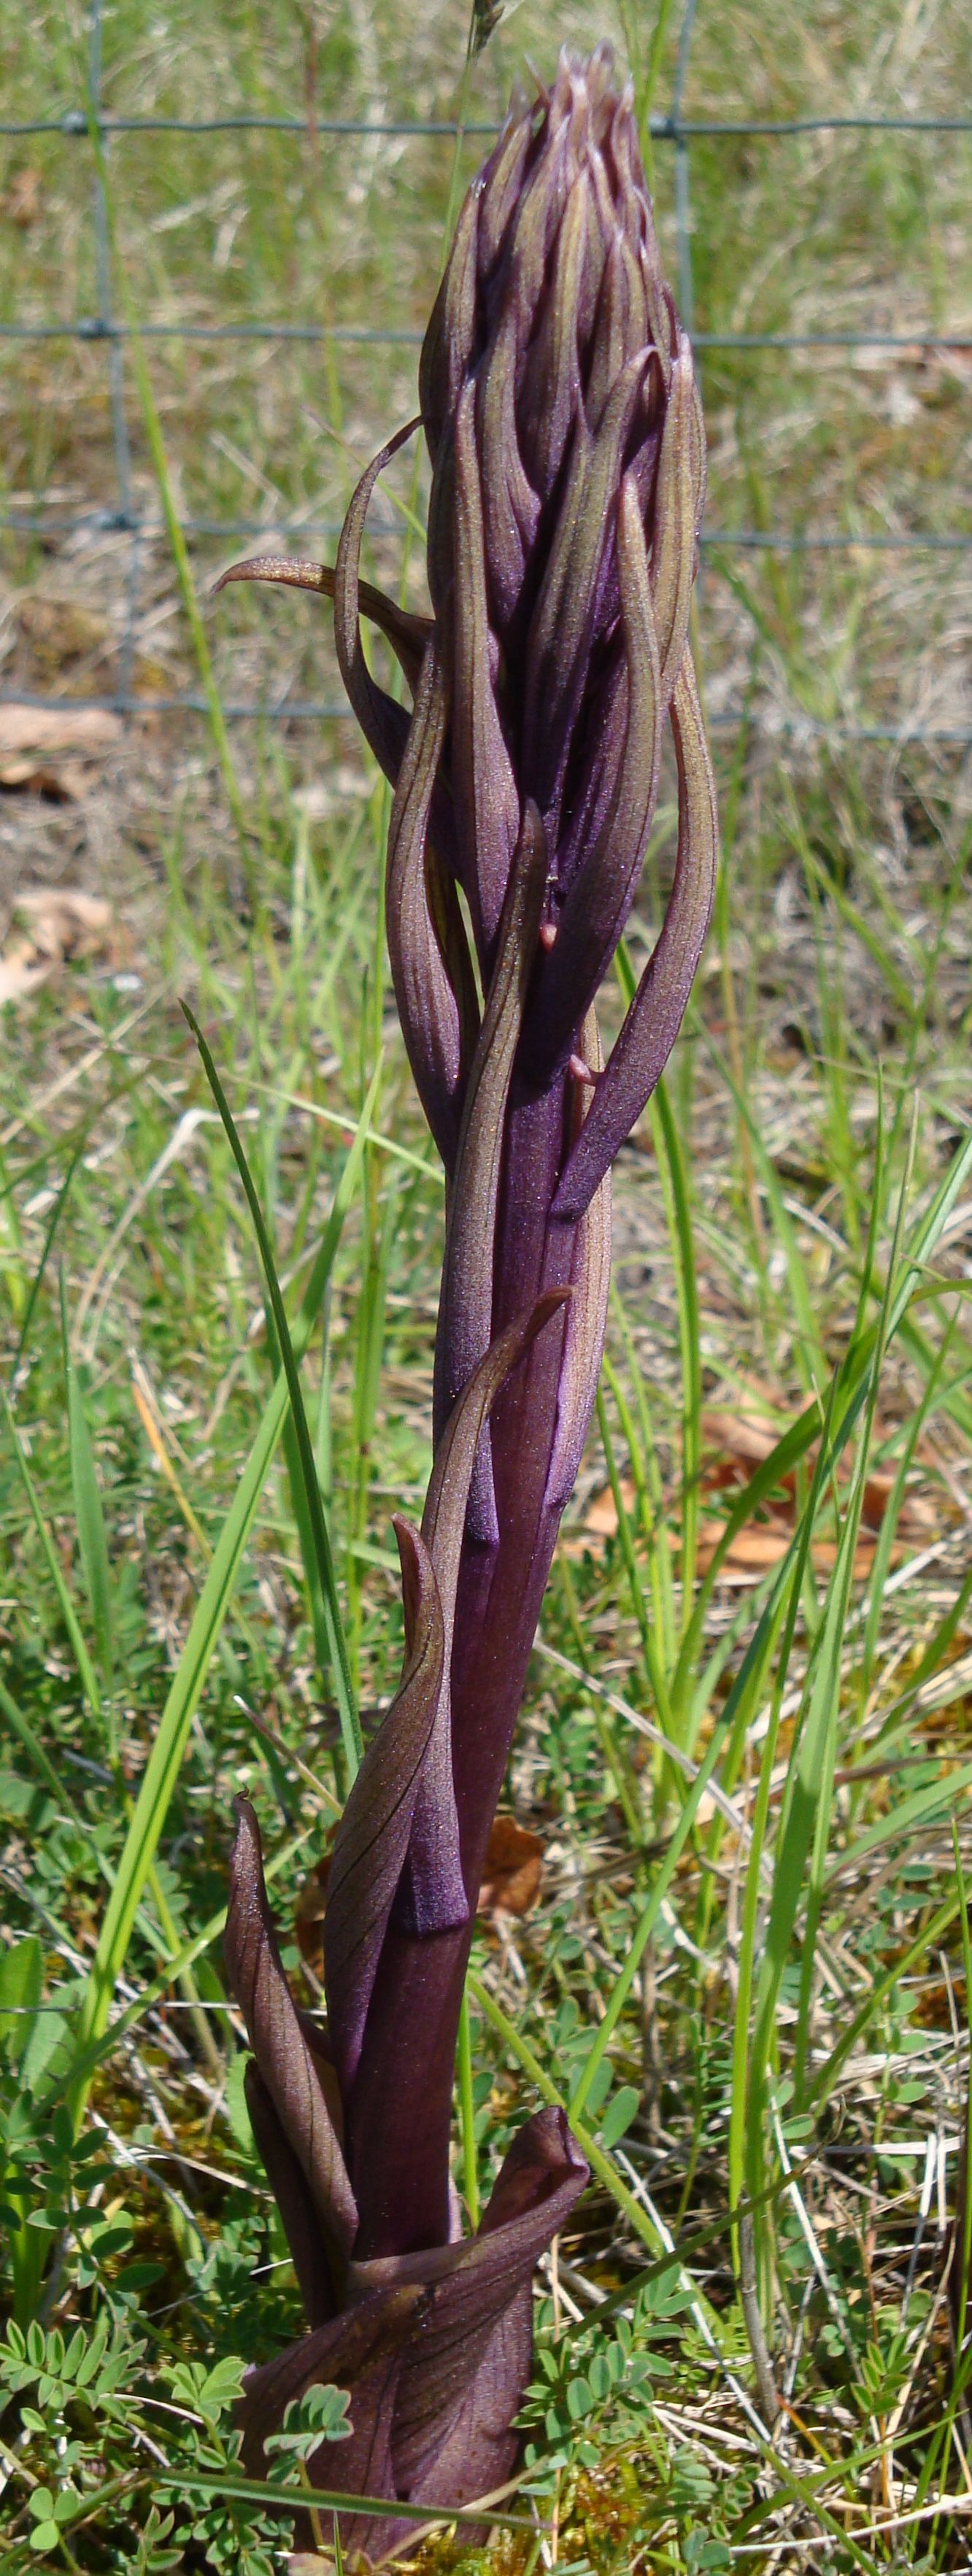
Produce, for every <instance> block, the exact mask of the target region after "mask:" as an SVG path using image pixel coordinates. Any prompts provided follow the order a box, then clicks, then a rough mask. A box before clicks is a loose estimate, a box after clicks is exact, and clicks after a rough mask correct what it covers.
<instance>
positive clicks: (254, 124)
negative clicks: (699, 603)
mask: <svg viewBox="0 0 972 2576" xmlns="http://www.w3.org/2000/svg"><path fill="white" fill-rule="evenodd" d="M695 19H696V0H684V5H683V9H682V16H681V21H680V25H679V33H678V40H677V47H676V60H675V69H674V75H673V83H672V92H671V102H670V107H669V110H668V113H667V114H660V115H652V117H651V118H650V120H649V125H650V132H651V135H652V139H653V140H654V141H657V142H661V143H667V144H669V145H670V146H671V147H672V151H673V161H674V171H673V179H674V189H673V194H674V218H675V265H676V276H677V284H678V300H679V307H680V312H681V317H682V320H683V322H684V324H685V327H686V330H687V331H688V332H689V333H690V335H691V337H692V339H693V345H694V347H695V349H696V350H697V351H699V352H702V353H704V352H705V351H708V350H735V351H739V352H742V353H745V352H747V351H753V352H756V351H760V350H774V349H776V350H780V351H786V350H791V351H794V352H796V351H810V350H813V349H820V350H826V349H832V350H837V349H846V350H847V351H848V352H853V351H854V350H859V349H862V348H868V347H870V348H874V349H875V350H884V351H893V350H894V349H896V348H900V349H904V350H909V351H913V350H914V348H915V345H916V341H917V343H918V344H919V345H920V347H921V348H922V349H933V350H935V351H937V352H944V351H949V350H951V351H960V352H966V353H969V352H972V333H969V332H967V331H965V332H963V331H946V332H941V331H937V330H930V331H928V332H924V331H923V332H920V333H912V334H901V333H894V332H886V331H884V332H882V331H867V330H856V331H803V332H801V331H748V332H744V331H717V330H712V331H706V330H702V331H696V330H695V328H694V322H695V292H694V277H693V259H692V221H693V216H692V197H691V165H690V151H691V145H692V142H693V140H694V139H695V138H703V137H705V138H718V137H725V138H730V137H745V136H757V135H763V136H774V137H780V138H785V137H790V136H798V135H812V134H823V133H841V132H846V133H850V132H861V133H868V132H870V133H879V134H882V133H902V134H905V133H914V134H943V135H944V134H956V135H958V134H967V133H972V116H964V115H955V116H934V117H925V116H917V115H915V116H909V115H901V116H884V115H880V114H873V113H862V114H859V115H846V116H823V117H816V116H807V117H780V118H772V117H765V118H757V117H754V118H731V117H727V118H714V117H696V118H691V117H686V116H685V115H684V114H683V107H684V99H685V90H686V83H687V79H688V70H689V57H690V51H691V44H692V36H693V32H694V27H695ZM88 28H89V43H88V102H87V107H86V108H77V107H72V108H69V109H67V110H66V111H65V112H64V113H63V114H62V115H60V116H53V117H50V116H49V117H40V118H34V119H27V120H21V121H3V120H0V136H7V137H27V136H29V135H41V134H50V135H61V136H63V137H64V139H65V141H66V142H69V141H73V142H76V143H78V144H79V145H83V143H84V142H85V141H86V140H87V139H88V137H89V118H90V120H91V122H92V123H93V124H94V126H95V128H96V131H97V133H98V136H99V138H100V142H101V146H102V150H103V152H104V153H105V154H107V153H108V152H109V150H110V146H111V139H112V137H113V136H114V135H118V134H138V135H142V134H145V135H151V134H156V133H158V134H162V133H169V134H172V133H175V134H185V135H187V136H202V135H214V136H215V135H217V134H228V133H241V134H243V133H246V134H259V133H278V134H283V135H288V134H290V135H294V136H295V137H303V136H306V133H307V124H306V119H304V118H301V117H295V116H270V115H249V114H244V115H232V114H230V115H225V116H213V117H176V116H157V117H153V116H115V115H112V114H110V113H107V112H106V111H105V108H104V104H103V95H102V79H103V10H102V0H90V9H89V21H88ZM462 131H463V135H464V136H470V137H475V136H479V135H482V136H491V135H493V134H494V133H495V131H496V129H495V126H494V125H493V124H492V123H487V122H484V121H481V120H475V119H464V120H463V127H462ZM315 133H316V134H317V135H318V136H319V137H324V136H332V137H333V138H335V140H336V141H337V140H338V139H344V140H350V139H351V138H352V137H360V138H365V137H367V136H370V135H376V136H379V135H380V137H381V138H382V140H388V139H389V138H390V137H391V138H399V139H405V138H408V139H409V140H417V139H419V138H421V137H431V136H438V135H441V136H443V137H445V136H455V135H456V133H457V127H456V124H455V121H454V120H450V119H447V118H429V119H426V120H423V119H414V120H407V119H402V120H395V119H383V120H382V121H381V122H380V123H376V121H375V120H374V119H373V118H367V117H360V118H359V117H346V118H342V117H327V116H318V117H315ZM92 207H93V230H94V277H95V311H94V313H93V314H90V315H81V316H79V317H78V318H77V319H75V320H67V319H59V318H51V319H45V320H42V321H30V322H28V321H23V322H19V321H11V322H4V323H0V339H5V340H11V341H14V342H17V341H21V342H26V341H44V340H50V341H57V340H69V341H70V340H76V341H86V342H91V341H96V342H98V343H100V344H103V346H104V349H105V354H106V360H107V368H108V395H109V409H110V421H111V443H112V450H113V460H114V477H115V487H116V499H115V505H114V507H113V508H112V509H110V510H106V509H104V508H101V509H89V510H75V511H66V512H65V511H59V510H57V509H48V508H46V507H44V506H43V505H42V506H41V507H40V508H36V507H32V508H26V509H24V508H20V509H7V510H2V511H0V528H5V529H6V530H7V531H9V532H11V533H21V534H27V533H41V534H42V535H48V536H52V535H54V534H55V533H57V534H58V535H60V536H61V537H62V538H64V539H65V540H66V539H69V538H70V537H71V536H72V535H73V534H74V533H76V532H77V531H78V530H80V529H82V528H88V529H90V528H92V527H95V528H98V529H101V530H103V531H105V532H107V533H117V534H118V535H119V536H127V537H128V538H129V541H130V542H129V551H128V557H127V569H126V574H125V579H124V585H123V596H124V608H123V618H122V625H121V635H120V641H119V652H118V684H117V687H116V688H115V689H113V690H112V691H111V692H110V694H107V695H103V696H97V697H87V698H81V697H71V698H70V699H65V700H61V699H59V698H58V696H57V695H56V693H52V692H45V693H44V694H43V696H35V695H33V693H31V692H30V691H28V690H24V689H7V688H0V704H2V703H4V702H6V703H10V702H11V701H14V702H16V703H18V704H21V705H23V704H28V705H29V704H40V705H43V706H48V707H56V706H57V705H59V704H65V705H70V706H71V707H72V708H74V709H78V708H79V707H83V706H88V707H98V708H110V709H111V710H112V711H114V712H116V713H118V714H119V715H122V716H130V715H133V714H139V715H145V714H149V713H152V712H157V713H173V712H178V711H183V712H185V713H204V712H205V700H204V699H203V698H201V697H200V696H199V695H198V694H197V693H195V692H192V691H183V692H179V693H175V694H173V695H172V696H168V697H166V696H160V695H152V696H146V695H142V694H139V695H137V696H136V695H135V694H134V693H133V685H132V684H133V673H134V667H135V654H136V642H137V613H138V598H139V579H140V561H141V552H142V549H143V547H144V545H145V543H146V541H147V539H148V538H149V536H153V537H155V536H158V535H159V534H160V533H161V529H160V524H159V522H158V521H157V520H156V518H154V517H153V516H152V515H151V514H150V513H149V512H148V511H146V510H145V509H144V508H143V507H140V506H139V504H138V502H137V499H136V495H135V490H134V484H133V474H132V459H131V448H130V440H129V430H128V417H127V408H126V381H125V343H126V340H127V339H128V338H129V337H130V329H129V326H128V325H127V324H126V323H125V322H123V321H119V320H118V318H117V317H116V314H115V311H114V305H113V298H112V278H111V262H112V248H111V234H110V225H109V217H108V206H107V203H106V198H105V191H104V187H103V185H102V181H101V176H100V173H99V170H98V168H97V165H95V167H94V169H93V174H92ZM138 330H139V336H140V338H141V339H142V340H144V341H165V340H174V341H198V342H204V343H207V344H215V343H219V342H232V341H238V342H240V343H248V342H255V343H259V342H270V343H277V344H281V345H283V344H286V343H287V342H306V343H315V342H316V343H322V342H323V341H324V340H325V339H327V340H329V341H332V342H336V343H340V344H343V345H345V346H348V347H356V346H357V347H381V346H385V347H389V348H391V347H399V348H404V347H410V346H414V347H416V348H417V347H418V346H419V344H420V341H421V333H420V332H419V331H417V330H414V329H410V328H407V327H404V326H396V325H391V324H389V325H384V324H381V323H376V324H371V323H369V324H365V323H361V324H358V323H347V324H343V325H342V324H334V323H328V324H327V325H324V324H319V323H316V322H302V321H298V322H291V321H287V322H284V321H283V320H282V319H279V318H275V319H274V320H272V321H267V322H263V321H259V322H230V323H219V322H213V323H199V322H183V321H178V322H168V321H165V322H156V321H154V320H152V319H151V318H145V319H140V320H139V324H138ZM183 526H184V529H185V532H186V534H187V535H189V536H194V535H199V536H205V537H207V538H212V539H216V540H219V541H225V542H226V543H227V544H228V543H229V542H230V541H231V540H235V539H238V538H242V537H251V538H258V537H260V538H266V537H269V536H270V535H272V536H273V537H274V538H276V539H278V540H281V541H286V540H287V538H288V536H289V535H290V534H291V533H297V532H296V531H293V530H292V527H291V523H290V521H289V520H288V517H287V515H286V513H283V514H281V515H280V516H279V517H277V518H274V519H272V520H271V519H269V518H268V517H266V516H264V517H263V518H261V519H258V518H252V519H250V518H245V519H244V518H236V519H207V518H201V517H199V518H193V517H192V516H191V515H188V516H187V517H185V519H184V520H183ZM335 533H336V532H335V530H334V529H333V528H331V527H329V526H324V527H317V526H313V527H312V526H310V525H309V523H308V522H307V521H306V519H305V520H302V521H301V523H300V528H299V534H300V537H301V541H302V543H304V544H306V542H307V541H308V538H309V537H310V536H311V535H323V536H325V537H331V538H333V536H334V534H335ZM970 547H972V537H970V536H969V535H967V534H966V533H964V532H963V531H961V530H952V531H949V530H944V531H940V530H936V531H932V530H929V531H928V532H924V531H919V530H913V531H909V530H902V531H900V532H898V531H894V532H891V531H875V532H863V533H862V532H858V531H855V532H848V533H846V534H845V533H844V532H842V531H840V530H826V529H820V530H814V529H810V530H807V531H803V530H789V529H778V530H777V529H770V530H766V529H760V528H738V529H737V528H728V529H724V528H718V527H711V526H709V527H704V528H703V531H702V548H703V553H711V552H712V551H721V552H725V551H726V550H727V549H734V550H738V551H740V552H743V553H745V552H747V551H753V552H776V553H779V554H788V553H807V554H811V553H822V554H826V553H840V552H842V551H844V550H847V551H850V550H851V549H854V550H860V549H864V550H867V551H870V552H874V553H875V554H884V553H889V554H893V553H898V552H900V553H912V552H921V551H927V552H928V553H929V554H936V553H942V554H946V555H949V554H951V555H955V554H959V553H961V552H963V551H966V550H968V549H969V548H970ZM346 713H347V710H346V708H345V707H344V705H343V704H340V705H331V704H329V703H328V702H326V701H325V700H322V699H317V698H314V699H310V698H305V699H296V698H287V699H286V700H285V702H283V703H282V704H281V705H279V706H278V707H272V706H269V707H268V706H267V705H265V704H262V703H257V702H254V701H251V700H242V701H240V702H234V701H233V700H232V699H230V700H229V701H227V702H226V703H225V704H224V714H225V715H226V716H227V717H228V718H230V719H232V720H236V721H241V720H244V719H246V718H255V717H262V718H266V717H267V716H270V717H274V716H276V717H277V718H278V719H279V720H280V721H287V722H293V721H300V720H304V719H319V718H333V719H340V718H343V717H344V716H345V715H346ZM719 721H720V719H719V718H716V722H717V724H718V723H719ZM722 721H724V722H727V723H731V722H732V721H734V719H732V718H724V719H722ZM792 729H793V730H795V731H805V732H808V733H812V732H813V731H814V730H815V728H814V725H813V721H812V719H809V718H807V719H801V720H798V721H795V722H794V726H793V728H792ZM816 729H817V730H819V729H820V728H816ZM828 730H829V731H834V730H836V731H837V732H839V733H841V734H842V735H843V736H844V737H846V738H852V739H855V740H862V741H868V740H873V741H875V742H892V743H894V742H922V741H924V742H931V743H935V744H948V743H951V744H955V745H962V746H965V745H968V744H969V743H972V728H964V727H941V726H937V727H921V726H915V727H908V726H889V725H880V724H875V725H869V724H858V725H850V724H848V725H844V726H839V727H837V728H836V729H835V728H833V727H830V728H828Z"/></svg>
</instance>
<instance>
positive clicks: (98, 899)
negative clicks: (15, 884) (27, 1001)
mask: <svg viewBox="0 0 972 2576" xmlns="http://www.w3.org/2000/svg"><path fill="white" fill-rule="evenodd" d="M17 913H18V916H19V918H20V920H21V921H22V922H24V923H25V924H26V931H25V933H23V934H18V936H17V937H16V938H14V939H12V940H11V941H10V944H9V946H8V947H7V949H6V950H5V952H4V955H3V956H2V957H0V1002H13V1001H17V1000H20V999H21V998H22V997H23V996H24V994H26V993H33V992H35V991H36V989H37V986H38V985H39V984H43V983H44V982H45V981H46V978H47V977H48V975H50V974H52V973H53V970H54V968H55V967H56V966H61V965H64V964H66V963H67V961H68V960H69V959H75V958H79V957H106V958H108V959H111V958H113V957H116V956H117V955H118V953H119V950H118V941H117V935H116V929H115V919H114V914H113V912H112V909H111V905H110V904H109V903H105V901H104V899H103V897H102V896H101V895H97V894H85V893H84V891H83V889H82V888H81V887H80V886H29V887H28V888H27V889H26V891H25V892H24V893H22V894H20V895H18V897H17Z"/></svg>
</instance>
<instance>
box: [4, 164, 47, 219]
mask: <svg viewBox="0 0 972 2576" xmlns="http://www.w3.org/2000/svg"><path fill="white" fill-rule="evenodd" d="M0 209H2V211H3V213H4V214H5V215H6V217H7V220H8V222H9V223H11V224H17V225H18V226H19V228H20V231H21V232H23V233H25V232H29V230H30V226H31V224H35V223H36V222H37V218H38V215H39V214H40V210H41V174H40V171H39V170H35V168H34V166H33V163H32V162H30V161H27V162H25V164H24V167H23V169H22V170H18V171H17V172H16V174H15V176H14V177H13V178H12V179H11V182H10V186H9V188H8V189H7V192H6V195H5V196H4V197H0Z"/></svg>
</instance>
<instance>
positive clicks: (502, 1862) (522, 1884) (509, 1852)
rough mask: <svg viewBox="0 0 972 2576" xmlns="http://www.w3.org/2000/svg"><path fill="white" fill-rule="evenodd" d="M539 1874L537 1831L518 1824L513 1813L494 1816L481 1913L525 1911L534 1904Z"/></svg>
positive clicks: (541, 1860) (481, 1895)
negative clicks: (532, 1832)
mask: <svg viewBox="0 0 972 2576" xmlns="http://www.w3.org/2000/svg"><path fill="white" fill-rule="evenodd" d="M542 1875H543V1844H542V1842H541V1840H540V1836H539V1834H531V1833H530V1832H529V1831H528V1830H527V1827H526V1826H525V1825H518V1824H517V1821H516V1817H515V1816H502V1815H501V1816H495V1817H494V1819H493V1824H492V1827H491V1829H490V1837H489V1841H488V1843H487V1845H486V1866H485V1869H484V1871H483V1883H482V1886H481V1888H480V1891H479V1909H478V1910H479V1912H480V1914H528V1913H529V1911H530V1907H531V1905H535V1904H536V1900H537V1895H538V1892H539V1887H540V1880H541V1878H542Z"/></svg>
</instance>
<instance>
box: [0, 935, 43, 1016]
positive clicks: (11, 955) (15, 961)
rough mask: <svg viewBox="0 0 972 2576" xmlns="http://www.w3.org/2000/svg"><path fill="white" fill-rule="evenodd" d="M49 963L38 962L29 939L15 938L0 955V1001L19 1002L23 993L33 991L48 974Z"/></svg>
mask: <svg viewBox="0 0 972 2576" xmlns="http://www.w3.org/2000/svg"><path fill="white" fill-rule="evenodd" d="M50 971H51V970H50V966H49V964H38V960H37V952H36V949H34V948H32V946H31V943H30V940H29V939H15V940H14V941H13V942H12V944H11V946H10V947H9V948H8V949H7V951H6V954H5V955H4V956H3V957H0V1003H3V1002H19V1001H20V1000H21V999H22V997H23V995H24V994H25V993H33V992H34V991H35V989H36V987H37V985H38V984H43V983H44V982H45V981H46V979H47V977H48V975H49V974H50Z"/></svg>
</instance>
